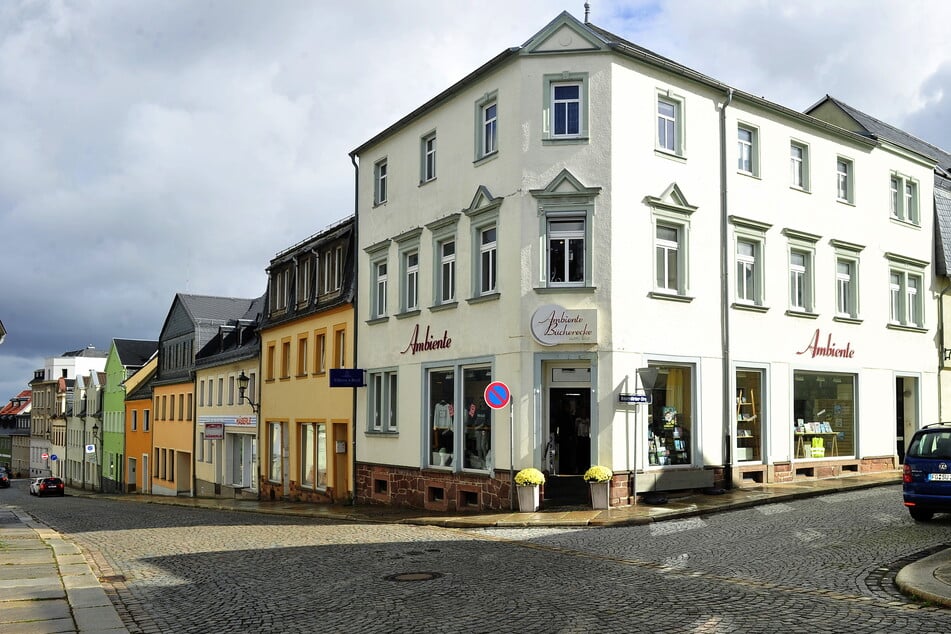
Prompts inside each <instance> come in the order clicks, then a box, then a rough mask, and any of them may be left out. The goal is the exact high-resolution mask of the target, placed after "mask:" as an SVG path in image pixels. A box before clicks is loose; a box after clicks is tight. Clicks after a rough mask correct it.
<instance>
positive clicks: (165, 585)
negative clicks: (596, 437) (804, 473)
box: [4, 486, 951, 634]
mask: <svg viewBox="0 0 951 634" xmlns="http://www.w3.org/2000/svg"><path fill="white" fill-rule="evenodd" d="M13 495H14V496H17V497H7V498H5V500H4V501H5V502H8V503H12V504H16V505H18V506H20V507H21V508H22V509H24V510H26V511H27V512H29V513H31V514H32V515H34V516H35V517H36V518H37V519H39V520H40V521H42V522H44V523H47V524H48V525H50V526H51V527H52V528H54V529H56V530H58V531H59V532H60V533H63V534H64V536H68V537H69V538H70V539H72V540H74V541H75V542H76V543H77V544H79V545H80V546H81V547H82V548H83V549H84V550H85V552H86V554H87V557H88V558H90V559H91V561H92V563H93V566H94V568H98V571H99V573H100V575H101V576H102V577H104V578H105V579H106V583H105V586H106V588H107V590H110V591H111V592H112V598H113V600H114V602H115V603H116V604H117V608H118V610H119V613H120V616H122V618H123V621H124V622H125V624H126V626H127V627H128V629H129V631H130V632H203V633H205V632H315V631H333V632H413V633H414V634H415V633H419V632H445V631H457V632H565V633H568V632H594V631H598V632H625V633H626V632H657V631H666V632H698V633H700V632H702V633H707V632H710V633H718V632H777V631H784V632H842V631H846V630H847V631H849V632H885V631H914V632H947V631H948V630H949V627H951V625H949V624H951V611H949V610H947V609H944V608H938V607H934V606H929V605H923V604H920V603H915V602H913V601H911V600H910V599H908V598H906V597H903V596H902V595H901V594H899V593H898V591H897V590H896V589H895V588H894V585H893V582H892V580H893V578H894V574H895V573H896V572H897V570H898V569H899V568H900V567H901V566H902V565H904V564H905V563H907V562H908V561H909V560H910V558H913V556H915V555H916V554H918V553H927V552H929V551H933V550H934V549H935V548H937V547H939V546H945V547H947V546H951V531H949V528H951V516H938V518H936V520H935V521H933V522H931V523H927V524H916V523H914V522H912V521H911V519H910V518H909V517H908V513H907V512H906V510H905V509H904V508H903V507H902V505H901V493H900V488H899V487H898V486H886V487H879V488H875V489H867V490H860V491H853V492H848V493H842V494H834V495H827V496H823V497H819V498H812V499H805V500H797V501H794V502H788V503H777V504H770V505H764V506H760V507H755V508H750V509H745V510H741V511H734V512H727V513H722V514H717V515H711V516H706V517H693V518H688V519H682V520H671V521H666V522H657V523H653V524H649V525H644V526H633V527H623V528H603V529H552V528H537V529H533V528H518V529H472V530H459V529H446V528H435V527H421V526H408V525H391V524H360V523H352V522H350V523H348V522H333V521H326V520H325V521H321V520H310V519H302V518H293V517H282V516H267V515H259V514H254V513H233V512H222V511H212V510H207V509H189V508H181V507H173V506H163V505H152V504H129V503H122V502H115V501H110V500H104V499H95V498H78V497H67V498H65V499H56V498H43V499H35V498H30V497H29V496H27V495H26V493H25V492H19V493H14V494H13Z"/></svg>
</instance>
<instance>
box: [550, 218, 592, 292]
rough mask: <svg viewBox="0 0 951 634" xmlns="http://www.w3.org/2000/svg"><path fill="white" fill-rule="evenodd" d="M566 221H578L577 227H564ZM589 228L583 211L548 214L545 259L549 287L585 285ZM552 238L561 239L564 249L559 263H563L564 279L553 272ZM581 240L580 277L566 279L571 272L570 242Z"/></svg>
mask: <svg viewBox="0 0 951 634" xmlns="http://www.w3.org/2000/svg"><path fill="white" fill-rule="evenodd" d="M568 223H575V224H578V223H580V229H579V228H566V227H564V226H563V225H566V224H568ZM589 233H590V229H589V227H588V219H587V217H586V215H585V214H584V213H562V214H549V215H548V218H547V220H546V227H545V238H546V239H545V260H546V261H547V263H548V267H547V270H548V285H549V286H551V287H559V286H566V287H571V286H585V285H586V281H587V280H588V279H589V278H590V275H589V273H588V270H587V268H588V266H590V264H589V262H590V260H591V247H590V244H591V242H590V240H589V238H588V235H589ZM553 240H563V241H564V245H565V249H564V254H563V257H564V258H565V259H564V261H563V262H561V263H560V264H561V265H563V267H564V271H565V275H564V277H565V278H566V279H560V278H558V276H555V274H554V265H555V264H556V263H555V262H554V259H553V255H552V241H553ZM579 240H580V241H581V256H582V262H581V267H582V269H581V278H580V279H567V278H568V277H569V275H570V273H571V271H570V269H571V254H572V249H571V244H572V243H573V242H577V241H579Z"/></svg>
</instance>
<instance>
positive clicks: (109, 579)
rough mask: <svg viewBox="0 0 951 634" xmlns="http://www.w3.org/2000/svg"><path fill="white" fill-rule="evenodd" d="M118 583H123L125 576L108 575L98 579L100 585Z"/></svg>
mask: <svg viewBox="0 0 951 634" xmlns="http://www.w3.org/2000/svg"><path fill="white" fill-rule="evenodd" d="M120 581H125V575H108V576H106V577H99V582H100V583H119V582H120Z"/></svg>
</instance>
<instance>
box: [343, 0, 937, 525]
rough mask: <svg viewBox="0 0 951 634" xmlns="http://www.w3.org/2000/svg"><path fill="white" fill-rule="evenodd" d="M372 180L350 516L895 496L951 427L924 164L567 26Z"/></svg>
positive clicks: (381, 139) (446, 115)
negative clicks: (580, 487)
mask: <svg viewBox="0 0 951 634" xmlns="http://www.w3.org/2000/svg"><path fill="white" fill-rule="evenodd" d="M352 156H353V157H354V158H355V159H357V161H358V164H359V171H358V194H357V198H358V214H357V224H358V236H359V242H358V249H357V254H358V256H359V266H358V268H359V276H358V279H359V284H358V292H357V297H358V302H357V306H358V308H357V317H356V319H357V328H358V359H357V364H358V367H360V368H364V369H365V370H366V371H367V377H368V379H367V384H368V385H367V387H366V388H365V389H361V390H360V391H359V393H358V397H357V416H356V420H357V425H358V432H357V434H358V439H357V443H356V446H357V456H356V458H357V461H356V469H357V499H358V501H374V502H380V503H388V504H401V505H408V506H417V507H427V508H432V509H441V510H464V509H467V508H508V507H509V506H510V505H511V504H512V501H513V497H514V496H513V491H512V487H511V486H510V485H511V478H512V475H513V474H514V472H515V471H517V470H519V469H521V468H524V467H529V466H534V467H538V468H541V469H543V470H545V471H546V472H547V473H548V474H549V481H548V482H547V483H546V490H545V496H546V497H552V498H555V497H557V496H558V495H559V493H560V491H559V489H562V488H563V487H567V485H568V484H569V483H570V482H571V481H572V479H573V478H574V479H577V478H578V477H579V476H580V475H581V474H583V473H584V471H585V470H586V469H587V468H588V467H589V466H591V465H595V464H601V465H605V466H608V467H610V468H611V469H612V470H613V471H614V474H615V476H614V479H613V482H612V492H611V498H612V503H614V504H627V503H632V502H634V500H635V498H636V496H637V495H638V494H642V493H646V492H650V491H662V490H669V489H683V488H705V487H713V486H722V485H730V484H734V483H741V482H744V481H749V482H762V481H781V480H791V479H793V478H795V477H818V476H823V475H831V474H835V473H841V472H843V471H863V470H869V469H887V468H893V467H895V466H896V462H897V459H898V456H897V450H896V448H897V444H896V443H897V437H896V431H897V427H896V421H897V420H898V411H899V409H900V410H901V412H902V418H903V421H904V423H903V424H905V425H907V426H908V427H909V428H913V427H916V426H920V425H921V424H922V423H923V422H926V421H930V420H932V419H934V417H935V416H936V415H937V393H936V392H937V364H936V362H935V344H934V341H935V334H936V329H937V311H936V302H935V301H934V298H935V289H934V283H933V281H932V280H933V272H932V269H931V262H930V260H931V240H932V231H933V224H932V223H933V220H932V214H931V212H930V209H929V205H930V201H931V199H932V187H933V185H932V170H933V167H934V162H933V161H932V160H931V159H929V158H926V157H925V156H922V155H920V154H917V153H915V152H914V151H910V150H908V149H907V148H901V147H897V146H894V145H890V144H886V143H882V142H879V141H876V140H874V139H870V138H868V137H865V136H862V135H859V134H856V133H853V132H850V131H847V130H845V129H842V128H840V127H837V126H834V125H832V124H829V123H826V122H824V121H821V120H820V119H817V118H814V117H811V116H806V115H803V114H801V113H797V112H794V111H792V110H789V109H787V108H784V107H782V106H779V105H777V104H772V103H769V102H766V101H764V100H762V99H760V98H757V97H755V96H753V95H749V94H746V93H743V92H741V91H739V90H735V89H733V88H730V87H729V86H726V85H724V84H722V83H719V82H716V81H714V80H712V79H709V78H707V77H704V76H702V75H699V74H698V73H696V72H694V71H691V70H690V69H687V68H684V67H681V66H678V65H676V64H674V63H672V62H669V61H668V60H662V59H660V58H657V57H656V56H653V55H651V54H649V53H647V52H645V51H643V49H639V48H637V47H635V46H634V45H632V44H630V43H629V42H625V41H624V40H622V39H621V38H617V37H616V36H613V35H612V34H610V33H607V32H605V31H603V30H600V29H598V28H597V27H594V26H592V25H588V24H582V23H580V22H578V21H577V20H575V19H574V18H573V17H571V16H570V15H568V14H562V15H561V16H559V17H558V18H556V19H555V20H554V21H553V22H552V23H550V24H549V25H548V26H547V27H546V28H545V29H543V30H542V31H540V32H539V33H538V34H536V35H535V36H534V37H533V38H532V39H531V40H529V42H527V43H526V44H525V45H524V46H523V47H520V48H518V49H511V50H509V51H506V52H504V53H502V54H501V55H499V56H498V57H496V58H494V59H493V60H492V61H490V62H489V63H488V64H486V65H485V66H483V67H482V68H480V69H479V70H478V71H476V72H474V73H473V74H471V75H470V76H468V77H466V78H465V79H463V80H462V81H461V82H459V83H457V84H456V85H455V86H453V88H451V89H449V90H447V91H446V92H445V93H443V94H441V95H439V96H437V97H436V98H435V99H433V100H432V101H431V102H429V103H427V104H424V105H423V106H421V107H420V108H418V109H417V110H416V111H414V112H413V113H412V114H411V115H409V116H407V117H406V118H404V119H403V120H401V121H400V122H398V123H397V124H395V125H394V126H392V127H391V128H389V129H387V130H385V131H384V132H382V133H380V134H379V135H377V136H376V137H374V138H372V139H370V140H369V141H367V142H366V143H364V144H363V145H361V146H360V147H359V148H357V149H356V150H354V151H353V152H352ZM896 181H897V187H898V190H899V192H898V202H899V209H898V210H897V211H900V212H901V213H900V216H899V217H896V216H895V214H894V213H893V212H894V211H896V210H895V209H891V208H890V204H891V201H892V200H893V190H894V189H895V187H896V185H895V183H896ZM906 186H910V189H907V190H906ZM909 192H910V193H909ZM906 195H907V197H906ZM902 205H904V206H902ZM902 210H903V211H902ZM497 381H501V382H502V383H504V384H505V387H507V388H508V390H509V391H510V392H511V397H512V398H511V401H510V404H509V405H506V406H504V407H502V408H499V409H493V408H492V407H491V405H493V404H494V403H493V400H494V398H495V397H494V396H493V395H492V394H489V393H487V392H486V388H487V387H488V386H489V384H490V383H492V382H497ZM643 401H647V402H643Z"/></svg>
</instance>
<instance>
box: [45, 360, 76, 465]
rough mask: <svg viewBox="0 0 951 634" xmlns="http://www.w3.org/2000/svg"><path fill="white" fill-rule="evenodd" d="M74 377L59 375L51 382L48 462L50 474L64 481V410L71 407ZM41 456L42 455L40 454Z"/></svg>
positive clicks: (74, 383) (74, 384)
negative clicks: (51, 404) (51, 403)
mask: <svg viewBox="0 0 951 634" xmlns="http://www.w3.org/2000/svg"><path fill="white" fill-rule="evenodd" d="M75 386H76V381H75V379H67V378H64V377H59V378H58V379H56V381H55V382H54V384H53V393H52V402H53V406H52V413H51V415H50V417H49V423H50V449H49V458H48V461H49V462H48V464H49V467H50V473H51V475H54V476H56V477H57V478H61V479H62V480H63V481H64V482H65V481H66V469H67V464H66V411H67V408H71V407H72V399H73V389H74V388H75ZM41 457H42V456H41Z"/></svg>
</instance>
